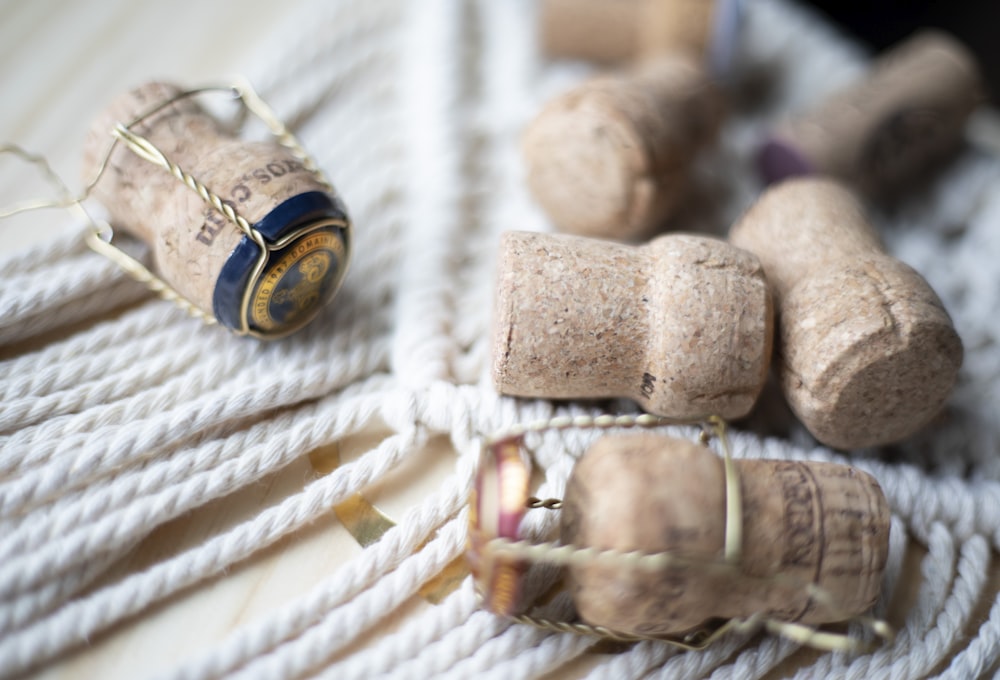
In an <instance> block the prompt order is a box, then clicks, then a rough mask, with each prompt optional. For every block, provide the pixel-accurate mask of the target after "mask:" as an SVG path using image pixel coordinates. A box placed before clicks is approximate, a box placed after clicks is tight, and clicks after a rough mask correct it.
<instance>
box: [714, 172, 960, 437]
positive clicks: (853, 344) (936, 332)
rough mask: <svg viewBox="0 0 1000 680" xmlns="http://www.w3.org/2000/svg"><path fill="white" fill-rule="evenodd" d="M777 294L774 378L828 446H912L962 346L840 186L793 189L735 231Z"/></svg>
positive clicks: (948, 385)
mask: <svg viewBox="0 0 1000 680" xmlns="http://www.w3.org/2000/svg"><path fill="white" fill-rule="evenodd" d="M729 238H730V242H732V243H733V244H734V245H736V246H738V247H740V248H745V249H747V250H749V251H750V252H753V253H755V254H756V255H757V256H758V257H759V258H760V261H761V263H762V264H763V265H764V269H765V271H766V272H767V277H768V280H769V281H770V282H771V285H772V290H773V291H774V298H775V306H776V310H777V314H776V316H777V319H778V360H777V370H778V375H779V379H780V382H781V385H782V389H783V391H784V394H785V397H786V399H787V400H788V403H789V406H790V407H791V408H792V410H793V411H794V412H795V414H796V415H797V416H798V418H799V419H800V420H801V421H802V423H803V424H804V425H805V426H806V428H808V429H809V431H810V432H812V434H813V435H814V436H815V437H816V438H817V439H818V440H820V441H821V442H823V443H824V444H827V445H828V446H832V447H837V448H844V449H851V448H858V447H866V446H876V445H880V444H885V443H888V442H892V441H896V440H899V439H902V438H903V437H906V436H908V435H910V434H912V433H914V432H916V431H917V430H918V429H919V428H921V427H922V426H923V425H925V424H926V423H927V422H928V421H929V420H930V419H931V418H932V417H933V416H934V415H935V414H936V413H937V412H938V410H939V409H940V408H941V406H942V404H943V403H944V401H945V399H946V398H947V397H948V394H949V393H950V392H951V389H952V387H953V386H954V384H955V380H956V377H957V374H958V369H959V367H960V365H961V363H962V342H961V340H960V339H959V337H958V334H957V333H956V332H955V328H954V327H953V325H952V322H951V319H950V318H949V316H948V313H947V312H946V311H945V309H944V307H943V306H942V304H941V301H940V300H939V299H938V297H937V295H935V293H934V291H933V290H932V289H931V287H930V286H929V285H928V284H927V282H926V281H925V280H924V279H923V278H922V277H921V276H920V274H918V273H917V272H916V271H914V270H913V269H912V268H910V267H908V266H907V265H905V264H903V263H902V262H900V261H898V260H896V259H894V258H892V257H891V256H889V255H887V254H886V253H885V252H884V251H883V250H882V245H881V243H880V241H879V239H878V237H877V236H876V234H875V232H874V230H873V228H872V227H871V225H870V224H869V223H868V221H867V220H866V218H865V216H864V213H863V210H862V208H861V205H860V204H859V203H858V201H857V199H856V198H854V196H853V195H852V194H851V193H850V192H849V191H848V190H847V189H845V188H844V187H842V186H841V185H839V184H837V183H836V182H834V181H832V180H828V179H821V178H801V179H794V180H788V181H786V182H784V183H782V184H779V185H776V186H774V187H772V188H771V189H769V190H768V191H766V192H765V193H764V195H763V196H762V197H761V198H760V199H759V200H758V201H757V203H756V204H754V205H753V206H752V207H751V208H750V209H749V210H748V211H747V212H746V214H745V215H744V216H743V217H742V218H741V219H740V220H739V222H738V223H737V224H736V225H735V226H734V227H733V228H732V231H731V233H730V237H729Z"/></svg>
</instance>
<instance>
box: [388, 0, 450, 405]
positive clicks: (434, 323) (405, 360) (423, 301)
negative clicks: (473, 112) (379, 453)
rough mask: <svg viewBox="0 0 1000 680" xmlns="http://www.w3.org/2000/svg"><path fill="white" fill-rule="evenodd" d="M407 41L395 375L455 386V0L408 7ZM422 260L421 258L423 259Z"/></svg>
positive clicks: (408, 382)
mask: <svg viewBox="0 0 1000 680" xmlns="http://www.w3.org/2000/svg"><path fill="white" fill-rule="evenodd" d="M406 7H407V8H408V10H409V14H408V17H407V28H408V30H407V31H406V34H405V36H404V40H405V41H406V45H407V48H408V53H409V55H410V58H409V59H408V63H406V64H404V70H405V73H403V74H402V79H403V84H404V86H405V93H404V100H405V106H406V120H407V124H408V126H409V127H410V132H409V139H410V142H411V144H410V146H411V156H410V159H409V160H410V165H409V168H408V172H407V174H408V177H409V179H410V182H409V185H408V187H407V190H408V194H409V201H408V202H409V205H410V207H411V209H412V210H413V216H412V219H414V220H416V221H417V224H415V225H413V226H414V228H411V229H409V230H408V231H407V233H406V235H405V236H404V257H403V259H402V261H401V262H400V273H399V277H400V278H399V281H398V289H397V299H396V302H395V307H396V319H395V330H394V339H393V350H392V366H393V371H394V373H395V374H396V375H398V376H399V378H400V380H401V381H402V382H403V384H404V385H412V386H419V385H422V384H426V383H427V382H430V381H432V380H443V379H448V378H450V377H451V376H450V370H449V364H450V361H451V359H452V357H453V356H454V354H455V353H456V351H457V350H456V348H455V342H454V340H453V339H452V336H451V324H452V321H451V319H452V308H453V304H454V303H453V298H452V295H453V291H452V285H451V283H450V281H449V280H448V277H447V276H442V273H447V272H450V271H452V270H453V268H454V264H455V263H454V262H453V261H452V258H453V253H454V248H455V244H456V243H457V242H458V241H459V240H460V239H461V238H462V221H461V219H460V217H459V213H458V209H459V201H460V197H461V188H462V183H463V179H462V173H461V171H460V168H459V164H460V162H461V151H462V149H463V146H464V144H463V141H462V134H461V133H462V123H461V118H460V117H459V116H458V115H457V111H456V109H457V107H459V106H460V105H461V104H462V101H461V97H462V92H461V91H460V89H461V87H462V83H463V82H464V80H465V79H464V77H463V75H464V74H463V72H462V65H463V63H464V60H463V56H464V55H463V54H462V47H463V45H464V41H463V40H462V37H461V36H462V28H463V27H462V20H463V14H464V11H463V10H464V7H463V5H462V4H461V3H457V2H452V1H451V0H428V1H426V2H422V3H420V4H419V5H418V4H415V3H407V4H406ZM418 253H419V255H417V254H418Z"/></svg>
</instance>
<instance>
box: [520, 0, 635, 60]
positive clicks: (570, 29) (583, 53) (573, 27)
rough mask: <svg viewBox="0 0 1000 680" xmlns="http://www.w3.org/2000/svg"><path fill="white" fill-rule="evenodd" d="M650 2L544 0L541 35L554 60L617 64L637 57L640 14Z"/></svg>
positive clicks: (540, 8) (542, 47)
mask: <svg viewBox="0 0 1000 680" xmlns="http://www.w3.org/2000/svg"><path fill="white" fill-rule="evenodd" d="M649 1H650V0H542V2H541V4H540V5H539V7H538V32H539V43H540V45H541V49H542V52H543V53H544V54H545V55H547V56H549V57H552V58H556V59H559V58H566V59H587V60H590V61H597V62H604V63H615V62H621V61H627V60H629V59H631V58H632V57H634V56H635V54H636V47H637V43H638V37H639V13H640V12H641V11H642V8H643V6H644V5H647V4H649Z"/></svg>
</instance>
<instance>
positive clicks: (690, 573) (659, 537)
mask: <svg viewBox="0 0 1000 680" xmlns="http://www.w3.org/2000/svg"><path fill="white" fill-rule="evenodd" d="M735 467H736V471H737V474H738V476H739V480H740V489H741V493H742V510H743V511H742V517H743V525H742V542H741V546H742V555H741V558H740V560H739V562H738V564H737V565H736V566H735V567H733V568H712V567H710V566H709V567H705V566H703V565H704V564H705V563H716V564H719V563H722V562H723V548H724V538H725V531H726V525H725V522H726V512H725V508H726V493H725V472H724V468H723V461H722V459H721V458H719V457H718V456H717V455H716V454H715V453H714V452H712V451H711V450H709V449H708V448H706V447H704V446H701V445H699V444H696V443H694V442H690V441H687V440H683V439H676V438H671V437H667V436H663V435H658V434H653V433H640V434H633V435H617V436H608V437H604V438H602V439H600V440H598V441H597V442H596V443H595V444H594V445H593V446H592V447H591V449H590V450H589V451H588V452H587V454H586V455H585V456H584V457H583V458H582V459H581V461H580V462H579V463H578V464H577V465H576V467H575V468H574V469H573V472H572V475H571V477H570V480H569V483H568V485H567V488H566V493H565V496H564V498H563V506H562V507H563V509H562V515H561V518H560V525H561V540H562V542H564V543H568V544H572V545H575V546H580V547H584V546H586V547H594V548H599V549H608V550H617V551H622V552H628V551H641V552H646V553H659V552H670V553H671V554H673V555H675V556H679V557H682V558H685V559H687V560H690V561H692V562H694V563H696V564H695V565H679V566H676V567H670V568H667V569H666V570H664V571H663V572H658V573H650V572H644V571H641V570H639V569H634V568H628V567H620V566H617V565H605V564H584V565H582V566H572V567H570V568H569V577H570V590H571V592H572V595H573V599H574V602H575V603H576V607H577V610H578V612H579V614H580V616H581V617H582V618H583V619H584V620H585V621H586V622H588V623H590V624H592V625H597V626H607V627H609V628H612V629H614V630H617V631H622V632H625V633H632V634H638V635H677V634H682V633H685V632H687V631H690V630H692V629H695V628H698V627H700V626H702V625H703V624H705V623H706V622H707V621H708V620H709V619H712V618H724V619H730V618H745V617H748V616H751V615H753V614H758V613H760V614H763V615H765V616H768V617H770V618H774V619H778V620H781V621H792V622H799V623H802V624H807V625H818V624H822V623H831V622H834V621H840V620H845V619H848V618H850V617H853V616H857V615H859V614H861V613H863V612H865V611H866V610H868V609H869V608H870V607H871V606H872V605H873V604H874V603H875V600H876V598H877V597H878V593H879V589H880V584H881V579H882V572H883V571H884V568H885V564H886V560H887V557H888V551H889V520H890V514H889V508H888V505H887V503H886V500H885V497H884V495H883V493H882V490H881V488H880V487H879V485H878V483H877V482H876V481H875V479H874V478H872V477H871V476H870V475H868V474H866V473H864V472H861V471H859V470H856V469H853V468H851V467H848V466H845V465H837V464H834V463H812V462H795V461H777V460H737V461H735ZM810 585H814V586H817V587H818V588H820V589H821V590H822V592H824V593H825V594H826V595H828V597H826V598H824V597H819V598H817V597H813V596H811V595H810V592H809V590H808V588H809V586H810Z"/></svg>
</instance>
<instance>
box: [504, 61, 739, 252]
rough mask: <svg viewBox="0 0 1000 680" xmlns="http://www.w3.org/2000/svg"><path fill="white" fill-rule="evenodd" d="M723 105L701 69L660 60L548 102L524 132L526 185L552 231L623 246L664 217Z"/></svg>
mask: <svg viewBox="0 0 1000 680" xmlns="http://www.w3.org/2000/svg"><path fill="white" fill-rule="evenodd" d="M722 110H723V106H722V98H721V96H720V94H719V92H718V90H717V88H715V87H714V85H713V84H712V82H711V80H710V79H709V77H708V75H707V73H706V72H705V70H704V69H703V68H702V67H700V66H699V65H698V64H696V63H695V62H693V61H691V60H690V59H687V58H683V57H679V56H676V55H665V56H661V57H659V58H657V59H655V60H652V61H648V62H644V63H643V64H641V65H640V66H637V67H635V68H633V69H631V70H630V71H627V72H625V73H621V74H617V75H608V76H601V77H598V78H594V79H592V80H590V81H587V82H585V83H583V84H582V85H580V86H579V87H577V88H575V89H573V90H571V91H569V92H567V93H565V94H563V95H562V96H560V97H557V98H555V99H553V100H552V101H550V102H549V103H548V104H547V105H546V106H545V107H544V108H543V109H542V111H541V112H540V113H539V114H538V116H537V117H536V118H535V119H534V120H533V121H532V122H531V124H530V125H529V126H528V128H527V130H526V131H525V133H524V137H523V140H522V149H523V154H524V159H525V164H526V166H527V180H528V186H529V188H530V190H531V192H532V194H533V195H534V197H535V199H536V200H537V201H538V203H539V205H541V207H542V208H543V210H544V211H545V212H546V214H547V215H548V216H549V218H550V219H551V220H552V222H553V224H555V225H556V227H557V228H558V229H560V230H561V231H565V232H569V233H575V234H581V235H585V236H599V237H606V238H617V239H622V240H633V239H640V238H643V237H646V236H648V235H649V234H650V233H651V232H652V231H653V230H654V229H655V228H657V227H659V226H661V224H662V223H663V222H664V221H665V220H666V219H667V218H668V217H669V216H670V214H671V213H672V212H673V211H674V209H675V208H676V207H677V205H678V203H679V201H680V198H681V197H682V195H683V192H684V189H685V188H686V186H687V185H686V175H687V171H688V168H689V166H690V164H691V161H692V160H693V158H694V156H695V154H696V153H697V152H698V151H699V150H700V149H701V148H702V147H704V146H705V145H706V144H708V143H709V142H710V141H711V140H712V139H713V138H714V136H715V134H716V132H717V130H718V127H719V123H720V121H721V118H722Z"/></svg>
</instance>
